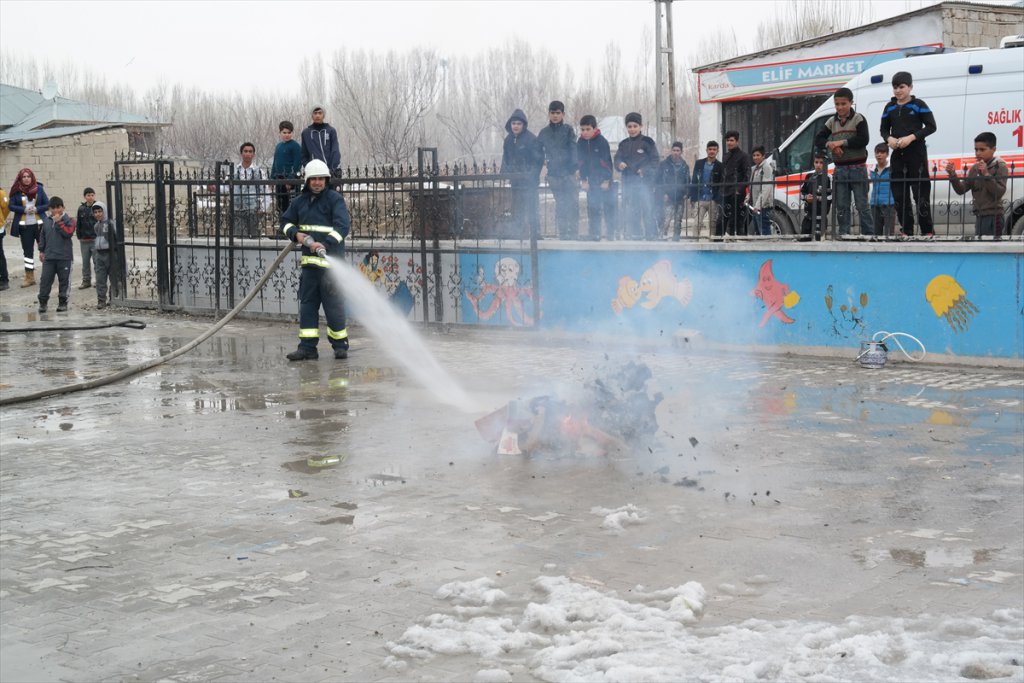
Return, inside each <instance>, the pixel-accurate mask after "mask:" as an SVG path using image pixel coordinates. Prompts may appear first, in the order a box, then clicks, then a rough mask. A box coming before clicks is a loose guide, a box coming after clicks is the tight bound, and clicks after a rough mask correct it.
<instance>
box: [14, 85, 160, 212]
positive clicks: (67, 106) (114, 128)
mask: <svg viewBox="0 0 1024 683" xmlns="http://www.w3.org/2000/svg"><path fill="white" fill-rule="evenodd" d="M47 94H48V93H47ZM165 125H167V124H165V123H162V122H159V121H154V120H152V119H150V118H148V117H145V116H140V115H138V114H131V113H129V112H124V111H119V110H117V109H111V108H109V107H103V106H99V105H94V104H90V103H88V102H81V101H78V100H72V99H68V98H66V97H60V96H58V95H53V96H49V97H47V95H46V94H44V93H42V92H39V91H36V90H27V89H25V88H18V87H15V86H12V85H5V84H0V185H3V186H4V187H5V188H7V187H10V185H11V183H13V182H14V177H15V176H16V175H17V173H18V171H19V170H20V169H22V168H26V167H27V168H31V169H32V170H33V171H34V172H35V174H36V177H37V178H38V179H39V181H40V182H42V183H43V184H44V185H45V186H46V190H47V193H48V194H50V195H55V194H56V195H59V196H60V197H61V198H63V199H64V201H65V204H67V205H68V206H69V207H70V208H74V207H75V206H77V203H78V201H80V198H81V196H82V190H83V189H84V188H85V187H87V186H88V187H93V188H95V189H96V191H97V193H98V194H99V195H100V196H101V197H102V196H103V192H104V190H103V183H104V181H105V180H106V179H107V177H108V176H109V175H110V173H111V171H112V170H113V168H114V160H115V158H117V157H118V156H119V155H124V154H127V153H129V152H155V151H156V149H155V148H154V142H155V138H156V133H157V131H158V130H159V129H160V128H161V127H163V126H165Z"/></svg>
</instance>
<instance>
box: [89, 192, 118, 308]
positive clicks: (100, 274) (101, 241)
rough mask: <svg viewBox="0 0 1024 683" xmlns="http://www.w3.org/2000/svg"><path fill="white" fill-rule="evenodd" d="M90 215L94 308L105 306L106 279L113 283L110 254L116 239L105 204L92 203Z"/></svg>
mask: <svg viewBox="0 0 1024 683" xmlns="http://www.w3.org/2000/svg"><path fill="white" fill-rule="evenodd" d="M92 216H93V218H95V219H96V224H95V229H96V245H95V251H94V252H93V260H94V261H95V266H96V268H95V270H96V308H106V307H107V279H108V278H109V279H110V282H111V284H113V281H114V278H113V277H112V274H111V269H110V254H111V250H112V249H113V248H114V244H115V242H116V240H117V230H116V229H115V227H114V221H113V220H111V219H110V218H108V217H107V205H106V204H104V203H103V202H96V203H95V204H93V205H92Z"/></svg>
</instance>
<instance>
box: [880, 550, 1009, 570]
mask: <svg viewBox="0 0 1024 683" xmlns="http://www.w3.org/2000/svg"><path fill="white" fill-rule="evenodd" d="M994 552H995V550H993V549H992V548H978V549H972V548H928V549H926V550H911V549H909V548H890V549H889V555H890V557H892V559H894V560H896V561H897V562H899V563H900V564H905V565H909V566H911V567H968V566H970V565H972V564H982V563H984V562H988V561H989V560H991V559H992V555H993V553H994Z"/></svg>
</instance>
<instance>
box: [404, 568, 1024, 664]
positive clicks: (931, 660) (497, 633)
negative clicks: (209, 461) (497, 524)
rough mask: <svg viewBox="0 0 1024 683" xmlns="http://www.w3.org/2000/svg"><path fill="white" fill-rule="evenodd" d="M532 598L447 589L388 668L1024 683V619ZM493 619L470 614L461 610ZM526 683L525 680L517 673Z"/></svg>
mask: <svg viewBox="0 0 1024 683" xmlns="http://www.w3.org/2000/svg"><path fill="white" fill-rule="evenodd" d="M533 589H534V594H532V595H527V596H521V597H518V596H513V597H509V596H507V595H505V594H504V592H502V591H500V589H498V588H496V587H495V586H494V584H493V581H492V580H491V579H489V578H481V579H477V580H476V581H470V582H465V583H461V582H457V583H453V584H446V585H445V586H443V587H442V589H441V590H438V592H437V596H438V597H439V598H440V599H443V600H446V601H448V602H449V603H452V604H451V608H450V611H452V612H454V614H442V613H436V614H432V615H430V616H428V617H426V618H425V619H423V620H422V621H421V622H420V623H419V624H416V625H414V626H411V627H410V628H408V629H407V630H406V631H405V633H403V634H402V636H401V637H400V638H398V639H397V641H394V642H389V643H387V646H386V647H387V650H388V652H389V653H390V654H389V656H388V657H387V659H386V660H385V662H384V665H385V666H386V667H387V668H389V669H391V670H394V671H399V672H404V675H406V676H409V677H410V678H415V675H414V674H413V672H412V671H411V670H410V669H409V668H408V667H409V665H410V664H413V665H415V662H417V661H424V660H428V659H432V658H435V657H438V656H446V655H447V656H453V655H456V656H458V655H476V656H477V657H479V658H480V661H479V662H478V664H477V666H478V667H480V668H479V669H477V670H476V675H475V676H473V680H474V681H481V682H482V683H489V682H490V681H501V682H504V681H509V680H511V678H512V674H511V673H510V672H509V670H510V669H511V670H513V671H518V670H519V667H520V666H522V667H526V668H527V669H528V670H529V672H530V673H531V674H532V675H533V676H534V677H536V678H538V679H540V680H544V681H552V682H557V683H570V682H574V681H595V682H602V681H608V682H610V681H636V680H643V681H677V680H679V678H680V672H686V673H685V677H686V678H687V679H690V680H701V681H708V682H714V681H756V680H765V679H782V680H802V681H861V680H875V681H906V680H915V681H947V680H953V679H957V678H960V677H964V676H966V677H969V678H979V677H989V676H992V675H995V676H999V677H1001V679H1002V680H1012V681H1018V682H1022V681H1024V668H1022V666H1021V660H1020V643H1021V640H1022V639H1024V610H1021V609H1019V608H1016V607H1014V608H1008V609H1001V610H998V611H996V612H994V613H993V614H992V615H991V617H989V618H980V617H970V616H959V615H954V616H948V615H944V616H936V617H933V616H929V615H922V616H920V617H915V618H911V619H901V618H885V617H859V616H851V617H848V618H847V619H845V620H843V621H842V622H839V623H827V622H801V621H793V620H785V621H775V622H770V621H764V620H759V619H749V620H747V621H744V622H742V623H738V624H733V625H728V626H721V627H702V626H700V625H699V623H698V622H699V619H700V617H701V616H702V614H703V612H704V607H705V603H706V595H705V591H704V588H703V587H702V586H701V585H700V584H699V583H695V582H689V583H686V584H683V585H680V586H676V587H672V588H665V589H662V590H655V591H647V590H645V589H644V588H643V587H642V586H637V587H636V588H635V589H634V590H632V591H630V592H629V593H628V594H627V595H622V596H620V595H618V594H616V593H615V592H614V591H609V590H606V589H602V588H600V587H594V586H589V585H584V584H581V583H578V582H576V581H574V580H572V579H570V578H567V577H565V576H540V577H538V578H536V579H535V580H534V581H533ZM494 591H496V592H497V593H500V594H501V599H498V598H497V597H495V599H493V600H492V602H491V603H490V605H491V607H490V609H491V613H490V614H487V615H481V614H472V615H467V614H465V613H464V612H463V611H462V610H460V605H458V604H455V603H456V602H458V601H462V600H470V601H471V602H474V603H475V604H478V605H480V604H484V602H485V601H486V598H485V597H484V596H487V595H494V593H493V592H494ZM517 676H519V674H517Z"/></svg>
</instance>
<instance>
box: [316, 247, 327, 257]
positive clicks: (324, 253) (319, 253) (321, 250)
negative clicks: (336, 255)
mask: <svg viewBox="0 0 1024 683" xmlns="http://www.w3.org/2000/svg"><path fill="white" fill-rule="evenodd" d="M316 255H317V256H319V257H320V258H327V250H326V249H324V248H323V247H320V248H319V249H317V250H316Z"/></svg>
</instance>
